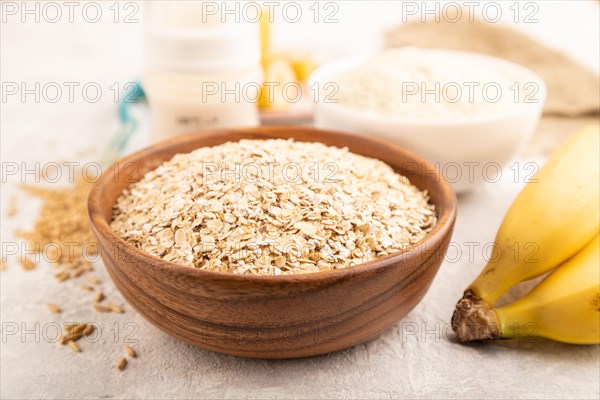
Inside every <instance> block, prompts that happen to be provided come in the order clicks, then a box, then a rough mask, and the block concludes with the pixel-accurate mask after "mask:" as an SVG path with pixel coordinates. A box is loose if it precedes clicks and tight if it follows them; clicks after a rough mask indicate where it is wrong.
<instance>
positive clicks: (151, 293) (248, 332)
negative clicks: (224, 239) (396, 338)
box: [89, 127, 456, 358]
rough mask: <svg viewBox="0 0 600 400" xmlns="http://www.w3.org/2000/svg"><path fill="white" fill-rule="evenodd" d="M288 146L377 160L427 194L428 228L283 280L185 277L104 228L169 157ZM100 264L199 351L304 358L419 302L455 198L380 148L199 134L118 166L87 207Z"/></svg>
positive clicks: (266, 135) (336, 140) (442, 248)
mask: <svg viewBox="0 0 600 400" xmlns="http://www.w3.org/2000/svg"><path fill="white" fill-rule="evenodd" d="M271 138H294V139H296V140H298V141H307V142H322V143H325V144H327V145H334V146H340V147H343V146H347V147H348V148H349V149H350V150H351V151H352V152H354V153H358V154H362V155H365V156H369V157H374V158H378V159H380V160H382V161H384V162H386V163H387V164H389V165H390V166H392V167H393V168H394V169H395V170H396V171H397V172H399V173H401V174H403V175H405V176H407V177H408V178H409V179H410V181H411V182H412V183H413V184H414V185H416V186H417V187H419V188H421V189H425V190H427V191H428V192H429V194H430V197H431V202H432V203H433V204H435V207H436V211H437V215H438V220H439V221H438V223H437V225H436V226H435V227H434V228H433V230H432V231H431V232H430V233H428V234H427V236H426V237H425V238H424V239H423V240H422V241H421V242H419V243H417V244H416V245H413V246H412V247H410V248H408V249H407V250H405V251H403V252H400V253H396V254H392V255H389V256H387V257H382V258H379V259H377V260H374V261H371V262H368V263H364V264H361V265H358V266H355V267H352V268H348V269H344V270H337V271H331V272H317V273H309V274H301V275H284V276H246V275H234V274H230V273H219V272H211V271H205V270H199V269H193V268H190V267H185V266H181V265H177V264H174V263H171V262H167V261H164V260H162V259H159V258H157V257H154V256H152V255H150V254H147V253H145V252H143V251H140V250H137V249H136V248H134V247H132V246H130V245H129V244H127V243H126V242H125V241H124V240H122V239H121V238H120V237H119V236H117V235H116V234H115V233H114V232H113V231H112V230H111V229H110V226H109V223H110V221H111V218H112V208H113V204H115V201H116V199H117V197H118V196H119V195H120V194H121V192H122V191H123V189H125V188H126V187H128V186H129V185H130V184H131V183H133V182H137V181H138V180H140V179H141V178H142V176H143V175H144V174H145V173H146V172H147V171H149V170H152V169H154V168H156V167H157V166H158V165H159V164H161V163H162V162H164V161H166V160H169V159H170V158H171V157H173V155H175V154H176V153H186V152H190V151H192V150H194V149H197V148H199V147H204V146H215V145H218V144H221V143H224V142H227V141H237V140H240V139H271ZM89 214H90V218H91V225H92V230H93V232H94V234H95V236H96V239H97V241H98V244H99V248H100V252H101V255H102V259H103V261H104V264H105V265H106V268H107V270H108V272H109V274H110V276H111V277H112V279H113V281H114V283H115V285H116V286H117V288H118V289H119V290H120V291H121V293H122V294H123V296H124V297H125V299H126V300H127V302H128V303H129V304H130V305H131V306H132V307H133V308H135V309H136V310H137V311H138V312H139V313H140V314H142V315H143V316H144V317H145V318H146V319H147V320H149V321H150V322H152V323H153V324H154V325H156V326H157V327H159V328H160V329H162V330H164V331H165V332H167V333H168V334H170V335H173V336H175V337H177V338H179V339H182V340H184V341H186V342H189V343H191V344H194V345H196V346H199V347H202V348H204V349H208V350H212V351H216V352H220V353H226V354H230V355H236V356H244V357H255V358H294V357H307V356H314V355H317V354H323V353H328V352H333V351H337V350H342V349H345V348H348V347H351V346H354V345H356V344H359V343H362V342H365V341H367V340H369V339H371V338H374V337H376V336H377V335H379V334H380V333H381V332H382V331H384V330H385V329H387V328H389V327H390V326H392V325H393V324H394V323H395V322H397V321H398V320H399V319H400V318H401V317H402V316H404V315H406V314H407V313H408V312H409V311H410V310H411V309H412V308H413V307H414V306H415V305H416V304H417V303H418V302H419V301H420V300H421V299H422V297H423V296H424V295H425V293H426V292H427V289H428V288H429V286H430V284H431V282H432V280H433V277H434V276H435V274H436V272H437V270H438V268H439V266H440V264H441V263H442V261H443V258H444V255H445V254H446V250H447V248H448V244H449V242H450V237H451V235H452V230H453V227H454V220H455V218H456V197H455V195H454V192H453V191H452V189H451V188H450V186H449V185H448V184H447V183H446V182H445V181H444V180H443V179H442V178H441V176H440V174H439V173H438V172H437V171H435V169H434V168H433V167H432V166H431V165H429V164H427V163H426V162H424V161H423V160H422V159H420V158H419V157H417V156H416V155H414V154H412V153H410V152H408V151H406V150H404V149H402V148H400V147H398V146H395V145H393V144H390V143H386V142H382V141H379V140H375V139H371V138H367V137H362V136H357V135H353V134H346V133H338V132H329V131H321V130H315V129H311V128H305V127H259V128H248V129H227V130H219V131H212V132H202V133H197V134H191V135H186V136H181V137H176V138H173V139H169V140H167V141H164V142H162V143H158V144H155V145H153V146H150V147H148V148H146V149H144V150H141V151H139V152H137V153H135V154H132V155H131V156H129V157H126V158H125V159H123V160H121V161H119V162H118V164H117V165H116V167H115V168H112V169H109V170H108V171H107V172H105V173H104V175H103V176H102V177H101V178H100V180H99V181H98V182H97V183H96V184H95V185H94V187H93V189H92V191H91V193H90V197H89Z"/></svg>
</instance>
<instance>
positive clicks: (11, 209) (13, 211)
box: [6, 195, 17, 218]
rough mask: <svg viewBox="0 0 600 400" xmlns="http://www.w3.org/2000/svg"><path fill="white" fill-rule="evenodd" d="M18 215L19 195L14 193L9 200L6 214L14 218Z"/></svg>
mask: <svg viewBox="0 0 600 400" xmlns="http://www.w3.org/2000/svg"><path fill="white" fill-rule="evenodd" d="M15 215H17V197H16V196H14V195H12V196H10V199H9V200H8V207H7V208H6V216H7V217H8V218H12V217H14V216H15Z"/></svg>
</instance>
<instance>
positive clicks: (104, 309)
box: [94, 304, 112, 312]
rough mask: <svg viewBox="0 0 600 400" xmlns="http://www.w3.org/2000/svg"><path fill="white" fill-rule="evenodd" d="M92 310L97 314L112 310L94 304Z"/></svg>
mask: <svg viewBox="0 0 600 400" xmlns="http://www.w3.org/2000/svg"><path fill="white" fill-rule="evenodd" d="M94 308H95V309H96V311H99V312H111V311H112V308H110V307H108V306H103V305H102V304H94Z"/></svg>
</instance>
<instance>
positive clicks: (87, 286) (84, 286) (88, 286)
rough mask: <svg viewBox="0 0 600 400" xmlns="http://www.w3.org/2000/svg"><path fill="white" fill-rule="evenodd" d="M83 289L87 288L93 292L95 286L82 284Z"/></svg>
mask: <svg viewBox="0 0 600 400" xmlns="http://www.w3.org/2000/svg"><path fill="white" fill-rule="evenodd" d="M80 287H81V288H82V289H83V290H87V291H88V292H93V291H94V288H93V287H91V286H90V285H81V286H80Z"/></svg>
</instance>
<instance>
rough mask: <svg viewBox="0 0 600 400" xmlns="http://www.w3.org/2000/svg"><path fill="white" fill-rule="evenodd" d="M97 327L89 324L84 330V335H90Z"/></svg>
mask: <svg viewBox="0 0 600 400" xmlns="http://www.w3.org/2000/svg"><path fill="white" fill-rule="evenodd" d="M95 329H96V328H94V325H87V326H86V327H85V329H84V330H83V336H90V335H91V334H92V333H93V332H94V330H95Z"/></svg>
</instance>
